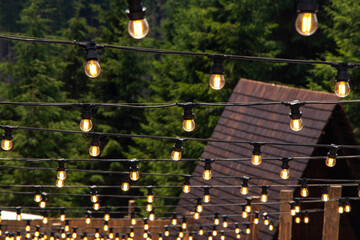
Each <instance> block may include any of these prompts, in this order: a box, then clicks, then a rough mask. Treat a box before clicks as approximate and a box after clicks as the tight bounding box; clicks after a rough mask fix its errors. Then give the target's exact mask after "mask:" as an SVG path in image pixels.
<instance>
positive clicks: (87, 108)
mask: <svg viewBox="0 0 360 240" xmlns="http://www.w3.org/2000/svg"><path fill="white" fill-rule="evenodd" d="M80 106H81V118H82V119H91V118H92V113H91V110H92V108H93V107H94V105H93V104H81V105H80Z"/></svg>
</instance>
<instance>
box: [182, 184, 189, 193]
mask: <svg viewBox="0 0 360 240" xmlns="http://www.w3.org/2000/svg"><path fill="white" fill-rule="evenodd" d="M183 192H184V193H189V192H190V185H183Z"/></svg>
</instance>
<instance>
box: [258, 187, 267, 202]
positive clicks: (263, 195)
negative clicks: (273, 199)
mask: <svg viewBox="0 0 360 240" xmlns="http://www.w3.org/2000/svg"><path fill="white" fill-rule="evenodd" d="M268 188H269V186H262V187H261V189H262V190H261V197H260V201H261V202H263V203H266V202H267V201H268V192H267V189H268Z"/></svg>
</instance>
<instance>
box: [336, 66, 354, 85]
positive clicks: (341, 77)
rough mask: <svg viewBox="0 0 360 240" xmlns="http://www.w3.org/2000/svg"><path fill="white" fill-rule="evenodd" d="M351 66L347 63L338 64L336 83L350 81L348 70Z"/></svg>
mask: <svg viewBox="0 0 360 240" xmlns="http://www.w3.org/2000/svg"><path fill="white" fill-rule="evenodd" d="M350 67H351V66H350V65H349V64H348V63H338V64H337V65H336V69H337V74H336V78H335V81H336V82H349V81H350V75H349V73H348V69H349V68H350Z"/></svg>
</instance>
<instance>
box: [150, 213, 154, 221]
mask: <svg viewBox="0 0 360 240" xmlns="http://www.w3.org/2000/svg"><path fill="white" fill-rule="evenodd" d="M149 220H150V221H154V220H155V214H154V213H150V214H149Z"/></svg>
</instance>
